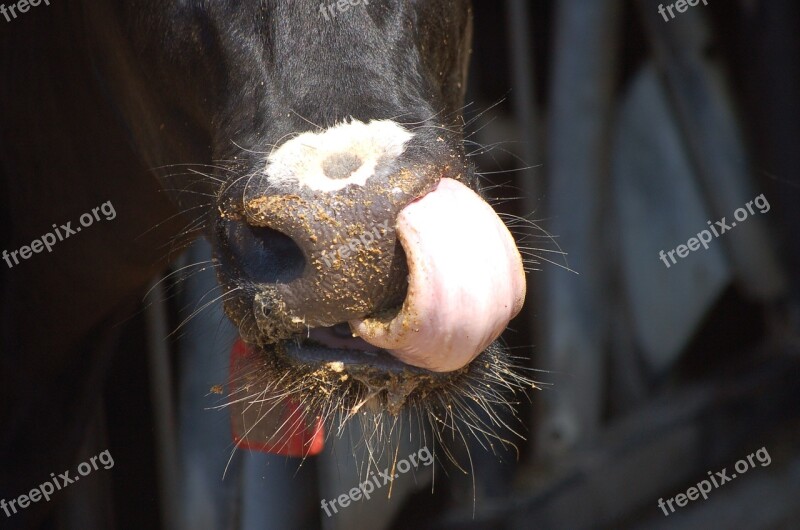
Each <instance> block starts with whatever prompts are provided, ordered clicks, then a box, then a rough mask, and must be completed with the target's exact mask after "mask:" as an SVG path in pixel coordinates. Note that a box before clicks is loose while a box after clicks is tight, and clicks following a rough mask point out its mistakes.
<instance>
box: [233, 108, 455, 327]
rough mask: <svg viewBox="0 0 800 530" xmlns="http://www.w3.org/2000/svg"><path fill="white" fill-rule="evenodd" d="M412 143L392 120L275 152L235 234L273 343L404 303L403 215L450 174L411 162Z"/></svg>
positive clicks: (347, 127) (302, 138)
mask: <svg viewBox="0 0 800 530" xmlns="http://www.w3.org/2000/svg"><path fill="white" fill-rule="evenodd" d="M412 137H413V135H412V134H411V133H409V132H408V131H407V130H406V129H405V128H403V127H402V126H400V125H398V124H396V123H394V122H386V121H383V122H370V123H369V124H365V123H361V122H352V123H347V124H342V125H339V126H336V127H333V128H331V129H329V130H326V131H323V132H320V133H304V134H301V135H299V136H297V137H296V138H294V139H292V140H289V141H287V142H286V143H285V144H283V145H282V146H280V147H279V148H278V149H276V150H275V151H274V152H273V153H272V154H271V155H270V156H269V158H268V159H267V164H266V167H265V168H264V174H263V177H262V178H261V179H260V181H261V183H260V184H251V185H249V186H248V187H246V188H245V190H244V198H245V201H244V212H245V216H244V217H245V219H244V220H243V221H242V222H241V224H242V225H243V226H239V227H237V228H235V229H233V231H232V236H233V237H234V238H235V239H237V242H236V243H235V244H236V245H237V246H239V247H241V251H242V254H243V255H244V256H245V258H242V259H240V261H241V262H242V263H243V264H244V265H243V266H242V267H241V270H242V271H243V272H244V274H246V275H247V276H248V277H249V278H250V279H251V280H253V281H254V282H256V283H258V284H259V286H258V288H259V289H260V291H261V295H260V296H256V304H260V307H256V308H255V314H257V315H258V314H264V315H265V316H264V318H265V319H266V320H269V322H266V321H265V322H264V326H263V328H264V329H268V330H269V334H270V335H271V337H272V338H275V339H280V338H286V337H287V336H291V335H293V334H296V333H299V332H302V331H303V330H304V329H305V327H306V326H309V327H323V326H325V327H328V326H334V325H336V324H340V323H342V322H347V321H349V320H353V319H357V318H363V317H365V316H368V315H373V314H376V313H380V312H381V311H383V310H386V309H389V308H392V307H396V306H399V305H400V304H401V303H402V301H403V300H404V298H405V294H406V288H407V280H406V277H407V275H408V267H407V263H406V259H405V254H404V251H403V248H402V246H401V245H400V244H399V242H398V241H397V238H396V234H395V223H396V219H397V215H398V213H399V212H400V210H401V209H402V208H404V207H405V206H407V205H408V204H409V203H411V202H412V201H413V200H415V199H416V198H418V197H420V196H422V195H424V194H425V193H426V192H427V191H429V190H430V189H432V188H434V187H435V186H436V184H437V182H438V181H439V179H440V178H441V175H442V169H441V168H437V167H421V166H420V165H415V164H413V163H410V162H406V161H404V160H403V157H402V155H403V153H404V150H405V148H406V143H407V142H409V141H410V140H411V139H412ZM431 166H432V164H431ZM241 197H242V196H241V195H239V199H241ZM237 222H238V221H237ZM267 306H270V308H275V307H277V308H280V309H279V310H277V311H276V310H272V309H270V310H269V311H266V310H261V309H265V308H266V307H267ZM277 320H280V321H281V322H277Z"/></svg>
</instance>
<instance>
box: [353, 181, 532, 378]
mask: <svg viewBox="0 0 800 530" xmlns="http://www.w3.org/2000/svg"><path fill="white" fill-rule="evenodd" d="M397 235H398V238H399V240H400V243H401V244H402V245H403V249H405V252H406V255H407V258H408V269H409V277H408V296H407V297H406V300H405V302H404V303H403V307H402V309H401V310H400V312H399V313H398V314H397V315H396V316H394V318H392V319H391V320H381V319H380V318H367V319H363V320H353V321H351V322H350V327H351V328H352V330H353V333H354V334H356V335H358V336H360V337H362V338H363V339H364V340H365V341H367V342H369V343H370V344H372V345H374V346H378V347H380V348H385V349H387V350H388V351H389V352H390V353H391V354H392V355H394V356H395V357H397V358H398V359H400V360H401V361H403V362H404V363H406V364H410V365H413V366H419V367H421V368H427V369H428V370H432V371H435V372H449V371H452V370H458V369H459V368H461V367H463V366H466V365H467V364H468V363H469V362H470V361H472V359H474V358H475V357H476V356H477V355H478V354H479V353H480V352H482V351H483V350H484V349H486V347H487V346H488V345H489V344H491V342H492V341H494V340H495V339H496V338H497V337H498V336H500V333H502V332H503V330H504V329H505V328H506V326H507V325H508V322H509V320H511V319H512V318H513V317H514V316H515V315H516V314H517V313H518V312H519V310H520V309H521V308H522V303H523V301H524V300H525V273H524V270H523V268H522V258H521V257H520V255H519V251H518V250H517V247H516V245H515V244H514V239H513V238H512V237H511V234H510V233H509V232H508V229H507V228H506V226H505V225H504V224H503V222H502V221H501V220H500V218H499V217H498V216H497V214H496V213H495V211H494V210H493V209H492V208H491V206H489V205H488V204H487V203H486V202H485V201H484V200H483V199H481V198H480V197H479V196H478V195H477V194H476V193H475V192H473V191H472V190H470V189H469V188H467V187H466V186H464V185H463V184H461V183H460V182H457V181H455V180H452V179H447V178H446V179H442V180H441V182H440V183H439V185H438V187H437V188H436V189H435V190H434V191H432V192H430V193H429V194H427V195H425V196H424V197H423V198H421V199H419V200H418V201H416V202H413V203H411V204H410V205H408V206H406V207H405V208H404V209H403V210H402V211H401V212H400V214H399V215H398V217H397Z"/></svg>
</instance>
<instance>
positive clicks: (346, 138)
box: [265, 120, 414, 192]
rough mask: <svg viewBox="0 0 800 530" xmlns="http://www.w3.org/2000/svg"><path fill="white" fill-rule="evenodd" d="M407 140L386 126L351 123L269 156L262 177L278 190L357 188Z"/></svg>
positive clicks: (299, 139)
mask: <svg viewBox="0 0 800 530" xmlns="http://www.w3.org/2000/svg"><path fill="white" fill-rule="evenodd" d="M413 136H414V135H413V134H412V133H410V132H408V131H407V130H406V129H405V128H404V127H403V126H402V125H400V124H398V123H397V122H394V121H392V120H372V121H370V122H369V123H364V122H361V121H358V120H353V121H351V122H349V123H342V124H339V125H336V126H334V127H331V128H329V129H326V130H324V131H322V132H318V133H315V132H306V133H303V134H301V135H299V136H297V137H296V138H292V139H291V140H289V141H287V142H286V143H284V144H283V145H282V146H281V147H280V148H278V149H276V150H275V151H274V152H273V153H272V154H270V155H269V157H268V158H267V167H266V169H265V173H266V174H267V176H268V178H269V182H270V184H271V185H272V186H274V187H275V188H278V189H280V188H285V187H286V186H287V185H302V186H308V187H309V188H311V189H312V190H315V191H324V192H330V191H337V190H340V189H342V188H344V187H345V186H348V185H350V184H358V185H359V186H363V185H364V184H366V182H367V179H369V178H370V177H371V176H373V175H374V174H375V171H376V168H377V167H378V164H380V163H385V162H386V161H390V160H394V159H395V158H397V157H398V156H400V155H401V154H402V153H403V150H404V149H405V144H406V142H408V141H409V140H410V139H411V138H413Z"/></svg>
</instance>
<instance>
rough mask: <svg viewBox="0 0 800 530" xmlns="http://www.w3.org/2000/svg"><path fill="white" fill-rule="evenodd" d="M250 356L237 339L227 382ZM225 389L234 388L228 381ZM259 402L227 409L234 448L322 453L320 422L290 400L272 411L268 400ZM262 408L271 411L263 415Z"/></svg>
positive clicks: (321, 428) (252, 391) (293, 453)
mask: <svg viewBox="0 0 800 530" xmlns="http://www.w3.org/2000/svg"><path fill="white" fill-rule="evenodd" d="M250 355H251V351H250V349H249V348H248V347H247V344H245V343H244V341H242V340H241V339H237V340H236V342H235V343H234V344H233V348H232V349H231V364H230V374H229V380H232V379H233V378H234V377H235V376H236V375H237V372H238V373H241V369H240V368H241V367H242V366H243V365H245V364H246V363H247V362H248V361H249V358H250ZM228 387H229V388H233V386H232V384H231V383H230V381H229V383H228ZM257 393H258V392H257V389H256V388H253V389H252V390H251V391H249V392H248V394H250V395H252V394H257ZM234 397H235V395H234ZM255 399H256V398H254V400H255ZM258 401H259V403H253V402H250V401H249V400H244V401H240V402H238V403H232V404H231V405H230V410H231V429H232V434H233V441H234V442H235V443H236V446H237V447H239V448H242V449H249V450H251V451H262V452H264V453H276V454H279V455H286V456H300V457H306V456H311V455H316V454H319V453H320V452H321V451H322V448H323V446H324V443H325V430H324V427H323V425H322V419H321V418H310V417H307V414H306V411H305V410H304V409H303V408H302V407H301V406H300V404H299V403H297V402H296V401H294V400H292V399H289V398H286V399H284V402H283V403H281V404H279V405H278V406H274V407H273V405H274V402H273V401H271V400H269V399H268V398H267V400H266V401H265V400H264V396H261V397H259V398H258ZM264 408H266V409H270V408H271V409H272V410H269V411H268V412H265V411H264V410H263V409H264Z"/></svg>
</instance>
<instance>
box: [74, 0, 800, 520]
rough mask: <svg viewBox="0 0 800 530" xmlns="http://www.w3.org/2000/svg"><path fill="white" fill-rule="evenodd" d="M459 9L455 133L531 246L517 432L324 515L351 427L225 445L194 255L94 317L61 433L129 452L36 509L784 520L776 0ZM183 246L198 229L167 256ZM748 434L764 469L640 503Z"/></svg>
mask: <svg viewBox="0 0 800 530" xmlns="http://www.w3.org/2000/svg"><path fill="white" fill-rule="evenodd" d="M681 1H682V0H681ZM661 3H663V2H661ZM678 3H679V4H680V2H678ZM474 4H475V5H474V14H475V32H474V35H475V40H474V46H473V59H472V65H471V72H470V85H469V90H468V95H467V102H468V105H467V107H466V109H465V119H466V120H467V122H468V125H467V135H468V141H469V144H468V146H467V148H468V150H469V151H470V152H471V153H472V157H473V160H474V162H475V163H476V164H477V166H478V168H479V170H480V171H481V172H482V173H483V178H484V179H485V184H486V186H488V187H490V188H489V192H488V193H489V195H490V196H491V197H492V198H493V199H494V202H495V204H496V207H497V208H498V209H499V210H501V211H503V212H504V213H505V214H507V215H508V216H520V217H524V218H526V219H528V220H530V221H533V222H534V223H535V227H534V226H531V227H529V228H528V229H527V230H526V231H525V232H524V233H520V230H521V229H520V228H517V229H516V232H517V233H518V235H520V241H521V243H520V244H521V245H522V246H523V247H525V248H526V249H528V250H527V251H526V252H528V253H529V255H530V256H535V257H536V259H537V261H538V263H537V264H536V265H535V267H534V268H535V269H536V270H534V271H532V272H531V273H530V274H529V277H528V282H529V290H528V300H527V303H526V307H525V309H524V311H523V312H522V313H521V314H520V315H519V316H518V317H517V318H516V319H515V320H514V322H512V324H511V330H510V331H509V332H508V333H506V335H505V337H504V340H505V341H506V342H507V344H508V346H509V348H511V351H512V353H513V354H514V355H516V356H518V357H519V359H518V361H517V362H518V363H519V364H523V365H525V366H527V367H528V368H529V369H531V370H536V371H534V372H530V373H529V375H531V376H532V377H533V378H534V379H535V380H536V381H538V382H539V386H540V389H539V390H535V391H533V392H532V393H531V395H530V400H525V399H523V400H521V402H520V403H519V404H518V405H517V410H516V414H517V416H518V418H519V422H517V423H513V422H514V420H513V418H509V421H510V422H512V423H513V425H515V426H516V427H515V428H516V430H518V431H519V432H520V433H521V434H522V435H523V436H524V439H523V438H520V437H513V435H512V437H511V438H510V440H511V441H513V443H514V446H508V447H502V446H498V447H494V448H492V449H493V450H490V451H487V450H486V449H485V448H483V447H481V446H480V445H479V444H478V443H477V441H475V442H474V443H473V442H472V441H470V444H471V445H472V447H470V448H469V449H470V451H469V452H470V455H471V464H472V469H471V470H470V469H469V468H467V471H470V472H469V473H465V472H462V471H460V470H459V469H457V468H455V467H453V466H448V465H446V463H445V462H443V461H442V460H443V459H437V463H436V465H434V466H432V467H430V468H424V469H423V468H420V469H419V470H418V471H417V472H416V473H413V474H412V473H409V474H406V475H404V476H403V478H402V479H401V480H398V481H397V483H396V484H395V486H394V487H393V490H392V495H391V498H390V499H387V498H385V497H386V491H385V490H383V494H379V495H376V496H375V497H373V498H372V499H370V500H369V501H366V500H362V501H360V502H356V503H353V505H351V506H349V507H347V508H346V509H342V510H341V511H340V513H338V514H336V515H335V516H333V517H327V516H326V515H325V513H324V512H323V511H322V510H321V509H320V501H321V499H331V498H334V497H336V496H338V495H339V494H341V493H344V492H347V491H349V490H350V489H351V488H353V487H355V486H356V485H357V483H358V482H359V476H360V475H359V473H361V474H362V475H363V470H360V469H358V468H357V467H356V465H355V461H354V460H353V458H352V456H351V447H352V446H353V445H354V444H355V442H354V440H357V437H358V436H359V432H358V431H357V428H356V427H354V429H356V430H355V431H352V430H351V432H349V433H345V434H344V435H343V436H342V437H341V438H339V439H336V440H333V439H332V440H329V441H328V445H327V447H326V450H325V452H324V453H323V454H322V455H320V456H318V457H312V458H309V459H306V460H304V461H301V460H300V459H288V458H285V457H280V456H276V455H267V454H259V453H248V452H245V451H233V443H232V440H231V432H230V419H229V413H228V411H227V410H224V409H223V410H219V409H215V408H214V407H215V406H216V405H218V404H219V402H220V397H219V396H218V395H216V394H214V392H212V391H211V389H212V388H213V387H214V386H215V385H221V384H224V382H225V380H226V377H227V369H228V362H229V353H230V349H231V345H232V344H233V341H234V340H235V331H234V330H233V329H232V327H231V325H230V324H229V323H228V322H227V320H226V319H225V317H224V316H223V314H222V312H221V309H220V308H219V307H218V306H216V305H210V306H206V302H208V297H207V296H206V295H207V293H208V292H209V291H210V290H212V289H213V287H214V285H215V279H214V277H213V274H212V272H211V271H210V270H208V271H204V272H202V273H200V274H195V275H192V276H191V277H189V278H186V279H185V280H181V277H180V276H181V275H180V273H178V274H176V275H174V276H171V277H170V278H168V279H167V280H166V281H165V282H163V283H162V284H160V285H159V286H158V287H157V288H156V289H154V290H153V291H152V292H151V293H150V295H148V298H147V299H146V300H145V301H144V302H143V303H142V307H143V308H144V309H143V311H142V312H141V313H140V314H138V315H137V316H135V317H133V318H132V319H130V320H128V321H126V322H124V323H121V324H120V325H122V326H124V334H125V338H124V340H122V341H121V344H123V345H124V346H123V350H124V351H121V352H119V353H118V354H117V355H116V357H115V361H114V364H113V366H112V374H111V377H110V379H109V381H108V383H107V386H106V395H105V401H104V404H103V408H104V410H106V411H113V413H106V412H103V411H101V412H100V413H98V420H97V422H96V423H97V424H96V426H95V429H94V434H93V435H92V436H90V438H89V440H88V441H87V443H86V447H85V455H86V456H87V457H88V456H90V455H94V454H97V453H98V452H100V451H101V450H103V449H106V448H108V449H110V451H111V454H113V455H114V458H115V460H116V461H117V462H136V463H138V465H134V466H132V465H124V466H123V465H117V466H116V467H115V468H114V472H113V473H109V474H103V478H102V479H100V478H98V481H99V480H105V481H106V483H105V484H101V485H99V486H98V487H97V488H94V489H90V488H72V489H71V490H69V491H68V492H67V493H66V495H67V496H68V497H69V501H68V502H66V503H64V505H63V506H62V507H61V508H60V510H61V514H60V515H59V517H60V518H61V520H63V521H72V522H73V523H74V522H81V521H82V522H85V523H86V525H87V526H88V525H89V522H90V521H91V520H92V519H93V517H95V515H93V514H100V513H104V514H108V513H110V512H113V516H112V517H113V519H114V520H116V521H117V522H118V524H119V525H120V526H121V527H124V528H157V527H164V528H187V529H189V528H191V529H204V528H209V529H212V528H214V529H216V528H229V529H236V530H238V529H242V530H249V529H256V528H258V529H262V528H280V529H283V528H303V529H306V528H308V529H313V528H325V529H340V528H341V529H345V528H348V529H349V528H357V529H360V528H369V529H381V528H386V529H389V528H397V529H402V528H415V529H418V530H419V529H422V528H436V529H468V528H475V529H479V528H481V529H482V528H486V529H490V528H491V529H505V528H508V529H527V528H542V529H547V528H570V529H575V528H636V529H638V528H686V529H689V528H709V527H712V528H750V529H752V528H765V529H766V528H797V527H798V526H800V504H798V503H797V499H798V498H800V444H799V442H800V429H798V427H800V421H798V420H800V406H798V405H800V384H798V380H800V370H798V366H799V363H800V357H799V356H798V353H800V335H799V334H798V331H799V330H800V306H799V305H798V303H799V302H800V285H799V284H798V274H797V271H798V265H800V178H799V177H798V168H799V167H800V149H799V148H798V146H800V101H799V100H798V96H800V61H799V60H798V58H800V4H798V3H797V2H795V1H793V0H769V1H766V0H727V1H724V2H722V1H719V0H709V1H708V5H704V3H703V2H702V1H700V2H698V5H697V6H694V7H688V9H687V8H686V6H685V5H684V6H683V7H684V12H682V13H681V12H679V11H678V10H677V7H676V8H674V9H673V11H672V12H673V13H674V14H675V17H674V18H670V17H669V11H666V10H665V12H666V13H667V14H666V15H662V14H660V12H659V4H660V2H655V1H650V0H636V1H634V0H630V1H622V0H559V1H545V0H507V1H504V2H489V1H484V0H476V1H475V2H474ZM667 5H669V6H670V7H672V5H673V4H671V3H670V4H664V7H665V8H666V7H667ZM665 17H666V20H665ZM757 197H760V200H757V201H756V202H751V201H755V200H756V198H757ZM748 202H751V206H753V205H755V206H754V207H753V208H751V209H752V211H747V204H748ZM765 205H766V206H765ZM740 208H744V209H745V213H746V216H743V215H742V214H741V211H739V210H738V209H740ZM735 216H736V217H735ZM508 218H509V219H511V218H512V217H508ZM723 218H725V219H726V223H727V224H728V225H731V223H732V222H734V221H736V226H735V227H734V226H732V225H731V228H730V229H729V230H727V231H726V232H725V233H724V234H719V236H718V237H714V238H713V239H711V241H710V243H708V248H707V249H706V248H704V247H703V246H699V248H697V246H698V245H696V244H695V245H693V244H692V243H691V242H690V239H691V238H696V237H699V236H698V234H699V233H700V232H702V231H703V230H707V229H710V228H711V226H712V225H713V226H715V227H717V226H719V225H717V224H716V221H719V220H722V219H723ZM680 245H688V246H689V247H691V246H694V247H695V248H697V250H693V251H687V250H686V248H684V249H683V250H681V247H679V246H680ZM661 251H664V252H665V253H669V251H675V252H677V254H676V253H675V252H673V256H674V257H675V261H674V262H673V261H672V260H671V258H669V257H667V258H666V259H662V258H661V257H660V252H661ZM208 253H209V248H208V245H207V244H206V243H205V242H199V243H197V244H196V245H195V246H194V247H193V248H192V249H191V250H190V251H189V253H188V254H186V255H184V256H183V257H182V258H181V259H180V260H179V262H178V263H176V264H175V265H174V268H173V270H176V271H177V270H179V269H180V268H181V267H183V266H185V265H186V264H190V263H196V262H199V261H202V260H204V259H207V256H208ZM681 254H683V255H685V257H681ZM667 255H668V254H667ZM201 307H203V310H202V312H200V313H199V314H198V315H197V317H196V318H193V319H192V320H191V321H189V322H188V324H187V325H186V326H185V327H183V328H181V331H180V333H175V334H171V332H172V331H173V330H174V329H175V328H176V327H177V326H178V325H179V324H180V323H181V322H183V320H184V319H186V318H187V317H188V316H189V315H191V314H192V313H194V312H195V311H196V310H197V309H198V308H201ZM143 351H147V352H148V355H142V354H141V352H143ZM761 448H765V450H766V451H767V452H768V454H769V455H770V457H771V460H770V464H769V465H762V464H759V463H758V461H756V465H755V466H753V467H751V468H750V469H749V471H748V472H747V474H746V475H744V474H741V475H740V476H738V477H737V478H736V479H734V480H732V481H730V482H728V483H726V484H724V485H721V486H720V487H719V488H715V489H714V490H713V491H712V492H711V493H710V494H709V498H708V500H697V501H693V502H689V503H688V505H686V506H684V507H680V508H677V509H676V511H675V512H674V513H670V514H669V515H668V516H667V515H665V514H664V512H663V511H662V509H661V508H660V507H659V505H658V501H659V499H660V498H663V499H665V500H666V499H670V498H673V497H675V496H676V495H677V494H679V493H685V492H686V491H687V489H688V488H690V487H692V486H694V485H696V484H697V483H698V482H699V481H701V480H703V479H706V478H707V477H708V475H709V472H712V473H713V472H716V471H720V470H722V469H723V468H726V469H728V470H729V471H728V474H729V475H730V474H731V472H732V470H733V469H734V464H735V463H736V462H737V461H739V460H741V459H746V457H747V456H748V455H751V454H753V453H755V452H756V451H757V450H759V449H761ZM417 449H419V444H414V443H410V442H409V443H407V445H405V446H404V445H401V447H399V448H398V455H399V457H400V458H402V457H403V456H405V455H409V454H411V453H414V452H416V451H417ZM381 469H382V467H381ZM223 477H224V478H223ZM73 490H74V491H73Z"/></svg>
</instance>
